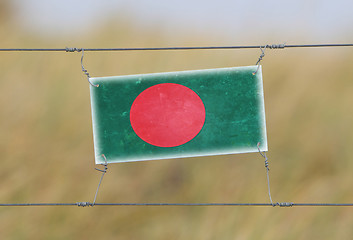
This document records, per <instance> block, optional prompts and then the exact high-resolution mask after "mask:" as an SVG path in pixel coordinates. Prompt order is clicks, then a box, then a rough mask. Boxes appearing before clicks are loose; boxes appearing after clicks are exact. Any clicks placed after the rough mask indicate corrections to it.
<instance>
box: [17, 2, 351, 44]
mask: <svg viewBox="0 0 353 240" xmlns="http://www.w3.org/2000/svg"><path fill="white" fill-rule="evenodd" d="M11 4H13V6H14V9H15V13H16V20H17V23H18V25H19V26H20V27H23V28H25V29H27V30H28V31H33V32H38V33H40V34H44V35H45V34H80V33H82V32H84V31H89V30H90V29H94V28H96V27H100V26H101V25H102V24H104V23H105V22H106V21H107V20H108V19H114V18H115V19H119V16H124V17H125V18H129V19H131V20H132V21H133V22H134V24H136V25H137V26H139V27H141V28H144V29H148V28H149V27H152V28H153V27H158V28H160V29H161V30H162V31H163V32H164V33H165V34H166V35H167V36H169V37H171V38H173V37H176V35H177V34H180V32H193V33H195V34H198V33H200V34H203V33H208V34H209V33H211V34H214V35H219V36H222V37H223V38H224V37H225V38H228V39H229V40H231V41H233V42H234V41H236V40H238V41H240V42H241V41H244V40H247V39H250V38H251V39H255V40H254V42H261V39H262V37H263V36H266V38H269V37H270V38H271V37H272V38H273V39H276V40H278V42H285V41H287V42H291V40H292V39H307V40H308V41H313V42H315V43H316V42H318V43H323V42H335V41H338V42H352V41H350V40H351V39H352V37H353V34H352V33H351V32H352V26H353V14H352V9H353V1H352V0H335V1H333V0H295V1H286V0H282V1H280V0H268V1H258V0H248V1H238V0H233V1H229V0H217V1H216V0H213V1H209V0H204V1H201V0H178V1H165V0H164V1H162V0H130V1H128V0H117V1H112V0H85V1H79V0H50V1H49V0H13V1H11ZM256 39H259V40H256Z"/></svg>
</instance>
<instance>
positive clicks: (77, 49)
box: [65, 47, 83, 52]
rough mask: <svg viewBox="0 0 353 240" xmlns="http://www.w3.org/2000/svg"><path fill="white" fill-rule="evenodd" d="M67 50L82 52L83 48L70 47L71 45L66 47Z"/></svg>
mask: <svg viewBox="0 0 353 240" xmlns="http://www.w3.org/2000/svg"><path fill="white" fill-rule="evenodd" d="M65 51H66V52H82V51H83V48H75V47H74V48H70V47H66V48H65Z"/></svg>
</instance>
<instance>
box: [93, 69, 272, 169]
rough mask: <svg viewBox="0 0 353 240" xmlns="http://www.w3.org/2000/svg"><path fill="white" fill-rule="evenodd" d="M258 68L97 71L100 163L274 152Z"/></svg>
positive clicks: (96, 138) (95, 98) (96, 145)
mask: <svg viewBox="0 0 353 240" xmlns="http://www.w3.org/2000/svg"><path fill="white" fill-rule="evenodd" d="M256 70H257V66H248V67H236V68H221V69H210V70H196V71H183V72H169V73H155V74H141V75H129V76H116V77H99V78H90V81H91V82H92V83H93V84H99V87H94V86H90V93H91V106H92V122H93V135H94V150H95V159H96V164H102V163H104V158H103V157H102V154H104V155H105V157H106V158H107V160H108V163H112V162H128V161H143V160H155V159H168V158H182V157H195V156H207V155H221V154H235V153H247V152H256V151H258V148H257V144H258V143H259V142H260V143H261V145H260V150H261V151H267V137H266V124H265V108H264V96H263V85H262V74H261V67H260V68H259V69H258V72H257V73H256V74H253V73H254V72H255V71H256Z"/></svg>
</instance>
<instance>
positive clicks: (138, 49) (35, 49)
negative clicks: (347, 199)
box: [0, 43, 353, 52]
mask: <svg viewBox="0 0 353 240" xmlns="http://www.w3.org/2000/svg"><path fill="white" fill-rule="evenodd" d="M318 47H353V43H342V44H336V43H330V44H295V45H293V44H292V45H291V44H289V45H286V44H272V45H250V46H204V47H146V48H142V47H141V48H68V47H66V48H0V51H2V52H81V51H172V50H217V49H218V50H222V49H224V50H225V49H256V48H257V49H258V48H266V49H284V48H318Z"/></svg>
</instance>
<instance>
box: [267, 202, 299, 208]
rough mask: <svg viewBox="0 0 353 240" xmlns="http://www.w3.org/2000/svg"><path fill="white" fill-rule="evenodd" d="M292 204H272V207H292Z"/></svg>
mask: <svg viewBox="0 0 353 240" xmlns="http://www.w3.org/2000/svg"><path fill="white" fill-rule="evenodd" d="M293 205H294V203H292V202H277V203H274V204H272V206H273V207H276V206H279V207H293Z"/></svg>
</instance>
